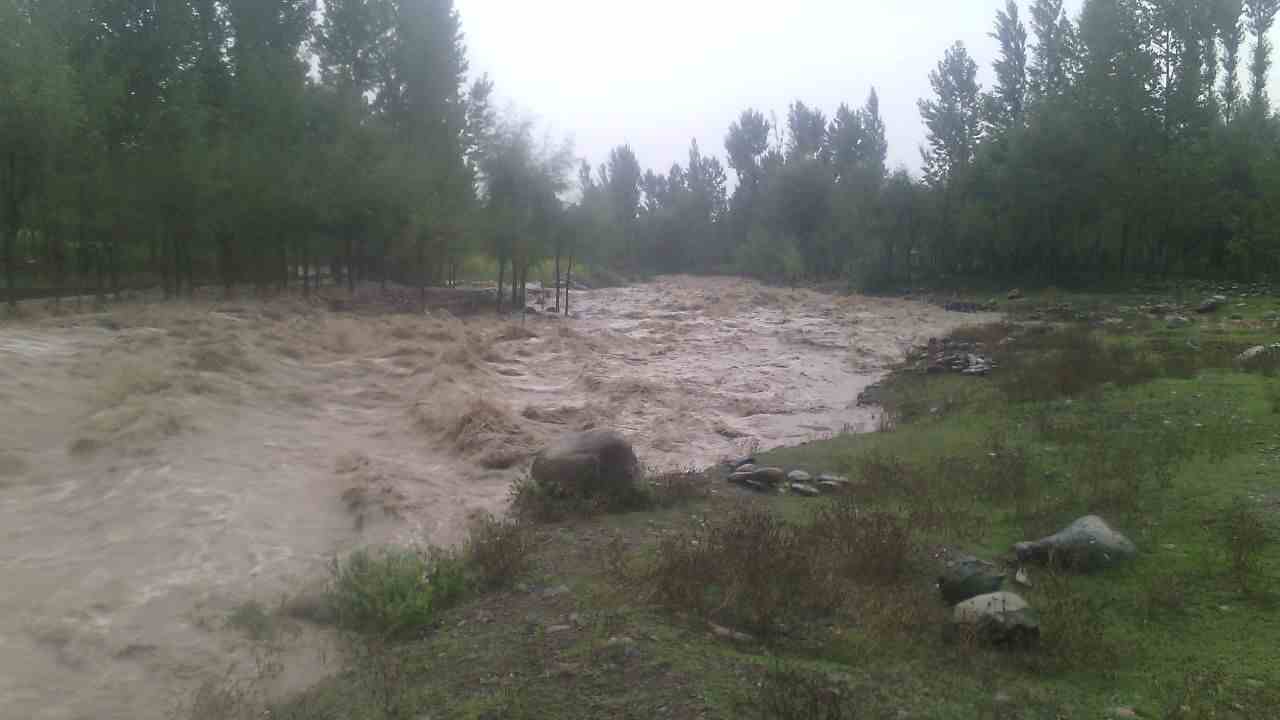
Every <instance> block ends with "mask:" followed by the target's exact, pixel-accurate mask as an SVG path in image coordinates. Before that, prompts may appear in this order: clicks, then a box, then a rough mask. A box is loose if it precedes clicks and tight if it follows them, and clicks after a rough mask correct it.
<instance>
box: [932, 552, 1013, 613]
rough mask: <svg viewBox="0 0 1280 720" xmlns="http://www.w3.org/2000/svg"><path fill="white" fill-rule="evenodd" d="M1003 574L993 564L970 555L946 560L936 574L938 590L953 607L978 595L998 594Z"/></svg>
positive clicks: (955, 556) (1003, 577) (956, 556)
mask: <svg viewBox="0 0 1280 720" xmlns="http://www.w3.org/2000/svg"><path fill="white" fill-rule="evenodd" d="M1004 580H1005V574H1004V573H1003V572H1000V569H999V568H997V567H996V566H995V564H994V563H989V562H987V561H985V560H979V559H978V558H976V557H973V556H972V555H964V554H956V555H952V556H950V557H949V558H947V559H946V561H944V562H943V564H942V570H941V572H940V573H939V574H938V589H939V590H940V591H941V592H942V599H943V600H946V601H947V604H948V605H955V604H957V603H961V602H964V601H965V600H968V599H970V598H975V597H978V596H979V595H989V594H991V593H994V592H999V590H1000V588H1001V586H1003V585H1004Z"/></svg>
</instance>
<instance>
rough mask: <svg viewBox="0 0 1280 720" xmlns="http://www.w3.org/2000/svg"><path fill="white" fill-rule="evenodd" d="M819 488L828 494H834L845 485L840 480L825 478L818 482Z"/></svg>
mask: <svg viewBox="0 0 1280 720" xmlns="http://www.w3.org/2000/svg"><path fill="white" fill-rule="evenodd" d="M818 489H819V490H821V491H822V492H823V493H826V494H827V495H834V494H836V493H838V492H840V491H841V490H843V489H844V486H843V485H841V484H840V483H838V482H832V481H830V480H823V481H821V482H819V483H818Z"/></svg>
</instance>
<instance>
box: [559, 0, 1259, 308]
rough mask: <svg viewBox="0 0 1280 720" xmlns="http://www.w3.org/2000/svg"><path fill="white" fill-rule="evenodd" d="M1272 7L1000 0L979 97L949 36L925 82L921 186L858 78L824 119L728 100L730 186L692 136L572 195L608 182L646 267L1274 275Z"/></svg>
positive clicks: (859, 278) (932, 277)
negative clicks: (896, 155)
mask: <svg viewBox="0 0 1280 720" xmlns="http://www.w3.org/2000/svg"><path fill="white" fill-rule="evenodd" d="M1278 6H1280V0H1086V2H1085V3H1084V6H1083V9H1082V11H1081V13H1080V15H1079V16H1078V17H1077V18H1074V19H1073V18H1070V17H1068V15H1067V13H1066V11H1065V10H1064V8H1063V2H1062V0H1033V2H1031V3H1030V6H1029V8H1028V12H1027V13H1026V15H1027V18H1026V19H1024V16H1023V11H1022V10H1021V9H1020V7H1019V6H1018V4H1017V3H1016V2H1013V0H1009V2H1008V3H1007V5H1006V7H1005V8H1004V9H1003V10H1001V11H999V12H998V13H997V15H996V18H995V20H994V22H993V26H992V30H991V36H992V38H994V39H995V40H996V41H997V42H998V45H999V54H998V57H997V58H996V60H995V62H994V63H993V70H994V76H995V82H994V85H993V87H991V88H990V89H984V88H982V87H981V86H980V84H979V83H978V80H977V74H978V66H977V63H976V62H975V61H974V60H973V59H972V58H971V57H970V55H969V53H968V51H967V49H966V48H965V46H964V45H963V44H961V43H956V44H955V45H954V46H953V47H951V48H949V49H947V51H946V52H945V54H944V56H943V58H942V59H941V60H940V61H939V62H938V64H937V67H936V69H935V70H934V71H933V72H931V73H930V75H929V81H930V84H931V86H932V90H933V95H932V96H931V97H928V98H924V99H922V100H920V102H919V110H920V114H921V117H922V119H923V121H924V124H925V125H926V127H927V140H926V144H925V146H924V147H923V148H922V149H921V155H922V167H923V172H922V174H921V176H920V177H914V176H913V175H912V173H910V172H908V171H907V170H906V169H905V168H898V169H896V170H893V171H889V170H888V168H887V167H886V155H887V144H886V142H885V125H884V121H883V119H882V118H881V116H880V110H879V101H878V98H877V96H876V93H875V91H874V90H872V92H871V94H870V97H868V99H867V100H866V102H865V103H864V104H863V105H862V106H860V107H856V108H854V107H850V106H848V105H841V106H840V107H839V108H838V109H837V110H836V111H835V114H834V115H833V116H831V117H827V116H826V115H825V114H824V113H823V111H821V110H820V109H817V108H814V107H811V106H808V105H806V104H805V103H803V102H799V101H798V102H795V103H793V104H792V105H791V106H790V107H789V108H788V110H787V112H786V114H785V117H783V118H781V119H778V118H775V117H773V116H768V117H767V116H766V115H765V114H764V113H762V112H760V111H758V110H754V109H749V110H746V111H744V112H743V113H742V115H741V116H740V118H739V119H738V120H737V121H736V122H734V123H733V124H732V125H731V126H730V128H729V130H728V134H727V137H726V138H725V143H724V147H725V151H726V155H727V158H728V163H729V166H730V168H732V169H733V170H734V172H735V174H736V176H737V181H738V182H737V185H736V187H735V188H734V190H733V192H732V195H731V197H729V198H728V202H726V201H725V195H724V190H723V183H721V182H719V181H718V180H717V179H716V178H722V177H723V170H722V169H721V168H719V167H718V164H714V165H710V166H709V165H707V164H706V163H705V161H704V160H702V159H700V158H699V155H698V152H697V147H696V145H695V147H694V149H693V151H692V152H691V158H690V165H689V168H687V169H685V168H681V167H679V166H677V167H675V168H673V169H672V170H671V172H670V173H669V174H668V175H667V176H661V175H659V176H653V175H651V174H650V173H645V174H644V175H643V176H640V177H639V178H637V173H638V169H637V168H636V167H635V166H634V164H633V163H632V159H631V157H630V156H629V155H628V154H627V153H628V152H629V151H627V150H626V148H621V149H620V150H619V151H615V153H614V156H612V157H611V158H610V161H609V164H608V166H607V167H606V168H602V170H601V172H600V173H599V177H598V178H597V179H596V180H594V181H592V182H591V183H590V184H588V183H587V182H586V181H584V186H587V187H589V188H595V187H599V188H602V189H603V190H604V193H603V196H604V197H606V198H607V199H608V200H609V201H610V202H611V203H612V205H613V207H614V208H615V210H614V216H615V218H616V220H617V227H616V228H615V229H614V234H615V236H616V237H617V239H616V240H615V243H614V244H615V245H616V246H617V247H630V248H633V251H632V255H631V257H632V259H634V260H636V261H641V260H643V264H645V265H646V266H647V269H649V270H652V271H671V270H679V269H688V268H690V267H694V268H697V269H700V270H704V271H713V270H731V271H740V272H749V273H752V274H756V275H760V276H762V277H768V278H772V279H775V280H784V279H788V278H796V277H801V276H803V277H808V278H814V279H836V278H848V279H849V280H850V282H851V283H852V284H855V285H857V286H861V287H867V288H890V287H901V286H903V285H910V284H912V283H918V282H924V283H928V282H939V281H946V280H948V279H950V278H985V279H1017V280H1018V281H1020V282H1028V281H1030V282H1034V281H1039V282H1044V283H1100V282H1107V281H1110V280H1113V279H1115V278H1117V277H1121V276H1129V275H1135V274H1143V275H1159V276H1169V275H1192V276H1235V277H1251V276H1258V275H1262V274H1272V273H1275V272H1276V271H1277V270H1278V269H1280V203H1278V202H1276V198H1277V197H1280V152H1278V151H1280V143H1278V142H1277V141H1278V140H1280V121H1278V120H1277V117H1276V116H1275V115H1274V114H1273V113H1272V110H1271V106H1270V101H1269V98H1268V96H1267V91H1266V88H1267V80H1268V75H1269V71H1270V67H1271V51H1272V48H1271V43H1270V41H1269V40H1268V34H1269V32H1270V31H1271V29H1272V27H1273V25H1274V21H1275V17H1276V12H1277V7H1278ZM695 168H696V169H695ZM704 178H711V180H709V181H707V180H705V179H704ZM619 183H621V184H622V185H624V186H625V187H621V188H615V187H614V185H617V184H619ZM636 187H639V188H640V189H641V190H642V191H643V192H642V193H641V194H640V196H641V197H642V198H643V202H640V201H638V200H637V199H636V193H635V192H633V190H634V188H636ZM588 199H590V195H589V194H588ZM605 245H606V247H607V245H608V243H606V244H605ZM625 259H626V258H623V260H625Z"/></svg>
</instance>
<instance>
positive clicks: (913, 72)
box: [457, 0, 1280, 171]
mask: <svg viewBox="0 0 1280 720" xmlns="http://www.w3.org/2000/svg"><path fill="white" fill-rule="evenodd" d="M1028 4H1029V3H1027V2H1025V1H1024V2H1021V3H1020V5H1022V7H1023V20H1024V21H1026V20H1027V19H1028V18H1027V12H1026V6H1027V5H1028ZM1081 4H1082V0H1067V2H1066V5H1067V7H1068V9H1069V12H1070V13H1071V15H1072V17H1073V18H1074V17H1075V16H1076V14H1077V13H1078V11H1079V8H1080V5H1081ZM457 7H458V9H459V12H460V13H461V15H462V22H463V28H464V31H465V32H466V36H467V38H466V41H467V46H468V48H469V51H470V59H471V67H472V71H473V73H474V74H480V73H486V72H487V73H489V74H490V75H491V77H492V78H493V80H494V82H495V83H496V93H497V96H498V97H497V100H498V105H499V107H502V106H503V105H506V104H507V103H511V104H514V105H515V106H516V107H517V108H519V109H520V110H522V111H525V112H528V113H531V114H532V115H533V116H534V117H537V118H538V119H539V120H541V121H542V124H543V127H544V129H545V130H548V131H549V132H550V133H552V134H553V135H555V136H565V135H567V136H569V137H571V138H572V139H573V141H574V145H575V150H576V152H577V154H578V155H580V156H584V157H586V158H587V159H588V160H590V161H591V163H592V164H593V165H595V164H598V163H600V162H601V161H602V160H603V159H604V158H605V156H606V155H607V154H608V152H609V149H610V148H611V147H613V146H615V145H618V144H621V143H624V142H625V143H630V144H631V146H632V147H633V148H634V149H635V151H636V154H637V155H638V156H639V158H640V162H641V164H642V165H643V166H644V167H646V168H654V169H656V170H662V171H665V170H666V169H667V168H669V167H670V166H671V164H672V163H673V162H680V163H681V164H682V165H683V164H685V161H686V158H687V152H688V147H689V141H690V139H691V138H694V137H696V138H697V139H698V142H699V145H701V147H702V150H703V152H704V153H711V152H714V153H715V154H716V155H718V156H720V157H721V158H722V159H723V157H724V136H725V133H726V130H727V129H728V127H729V123H730V122H732V121H733V120H734V119H735V118H737V116H738V114H739V113H740V112H741V111H742V110H743V109H745V108H748V107H754V108H756V109H758V110H761V111H763V112H764V113H765V114H766V115H768V113H769V112H770V111H773V112H776V113H777V114H778V117H779V118H780V119H785V117H786V108H787V105H788V104H790V103H791V102H792V101H793V100H796V99H801V100H803V101H804V102H806V103H807V104H809V105H811V106H814V105H816V106H817V107H820V108H821V109H823V110H824V111H825V112H826V113H827V115H828V117H830V116H831V115H832V114H833V113H834V111H835V109H836V107H837V106H838V105H839V104H840V103H841V102H848V103H849V104H850V105H853V106H858V105H861V104H862V103H863V101H864V100H865V99H866V96H867V93H868V91H869V90H870V89H871V87H872V86H873V85H874V86H875V88H876V91H877V92H878V93H879V95H880V103H881V112H882V113H883V115H884V117H885V121H886V123H887V125H888V135H889V162H890V164H891V165H892V166H897V165H905V166H907V167H909V168H911V169H912V170H913V171H914V170H915V169H916V168H917V167H918V166H919V162H920V156H919V151H918V147H919V146H920V144H921V143H922V142H923V140H924V128H923V126H922V125H921V122H920V116H919V113H918V111H917V109H916V100H917V99H919V98H921V97H925V96H927V95H929V94H930V89H929V82H928V73H929V71H930V70H931V69H932V68H933V67H934V65H935V64H936V63H937V62H938V60H939V59H940V58H941V57H942V54H943V52H944V51H945V50H946V48H947V47H949V46H950V45H951V43H953V42H955V41H956V40H962V41H964V43H965V45H967V46H968V48H969V52H970V53H971V54H972V55H973V57H974V59H975V60H977V62H978V64H979V66H980V68H981V69H980V73H979V80H980V82H982V84H983V87H989V86H990V84H991V69H990V65H991V61H992V60H993V59H994V57H995V54H996V43H995V41H994V40H992V39H991V38H989V37H988V35H987V34H988V33H989V32H990V30H991V27H992V23H993V22H994V19H995V13H996V10H997V9H998V8H1002V7H1004V0H913V1H912V2H890V1H888V0H781V1H777V0H771V1H767V2H766V1H761V0H457ZM1273 74H1274V73H1273ZM1275 79H1276V78H1273V80H1275ZM1274 84H1275V83H1273V85H1274ZM1272 97H1273V98H1276V97H1280V93H1277V92H1276V91H1274V90H1273V91H1272Z"/></svg>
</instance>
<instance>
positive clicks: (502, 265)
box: [498, 255, 507, 315]
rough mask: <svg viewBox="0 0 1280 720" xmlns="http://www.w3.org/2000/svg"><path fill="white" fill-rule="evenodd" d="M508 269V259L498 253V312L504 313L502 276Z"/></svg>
mask: <svg viewBox="0 0 1280 720" xmlns="http://www.w3.org/2000/svg"><path fill="white" fill-rule="evenodd" d="M506 271H507V259H506V258H504V257H502V255H498V314H499V315H501V314H502V278H503V273H505V272H506Z"/></svg>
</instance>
